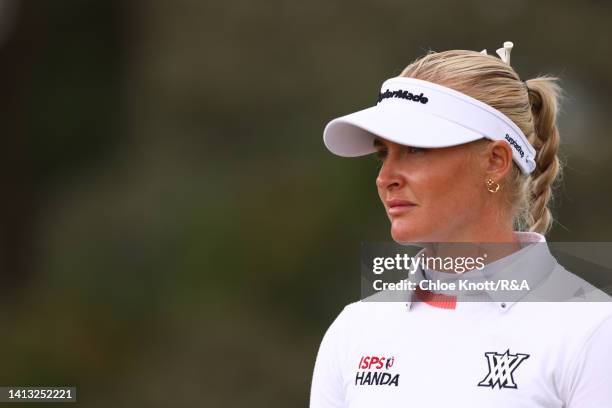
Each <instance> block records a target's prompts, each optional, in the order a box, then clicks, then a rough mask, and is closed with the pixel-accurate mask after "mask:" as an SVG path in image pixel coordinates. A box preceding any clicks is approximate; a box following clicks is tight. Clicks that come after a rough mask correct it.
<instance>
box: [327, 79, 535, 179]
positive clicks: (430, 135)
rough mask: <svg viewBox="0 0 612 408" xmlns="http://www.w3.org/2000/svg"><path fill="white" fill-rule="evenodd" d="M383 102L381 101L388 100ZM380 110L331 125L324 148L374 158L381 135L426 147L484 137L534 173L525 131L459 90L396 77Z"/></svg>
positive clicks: (386, 89)
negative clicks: (507, 147) (505, 147)
mask: <svg viewBox="0 0 612 408" xmlns="http://www.w3.org/2000/svg"><path fill="white" fill-rule="evenodd" d="M385 95H386V97H382V98H381V96H385ZM378 99H379V102H378V103H377V104H376V106H373V107H370V108H367V109H363V110H360V111H357V112H354V113H351V114H348V115H345V116H342V117H339V118H336V119H333V120H332V121H330V122H329V123H328V124H327V125H326V126H325V129H324V131H323V141H324V143H325V146H327V148H328V149H329V150H330V151H331V152H332V153H334V154H337V155H339V156H347V157H354V156H362V155H365V154H369V153H373V152H374V151H375V149H374V146H373V139H374V137H375V136H379V137H381V138H383V139H387V140H390V141H393V142H396V143H399V144H403V145H409V146H414V147H423V148H436V147H447V146H455V145H459V144H463V143H467V142H471V141H474V140H477V139H481V138H483V137H484V138H488V139H491V140H506V141H507V142H508V143H509V144H510V147H511V149H512V156H513V160H514V161H515V162H516V163H517V165H518V166H519V167H520V168H521V170H522V171H523V172H524V173H530V172H531V171H533V170H534V169H535V154H536V152H535V149H534V148H533V146H531V144H530V143H529V141H528V140H527V137H526V136H525V135H524V134H523V132H522V131H521V129H520V128H519V127H518V126H517V125H516V124H515V123H514V122H513V121H512V120H510V118H508V117H507V116H506V115H504V114H503V113H502V112H500V111H499V110H497V109H494V108H493V107H491V106H490V105H487V104H485V103H483V102H481V101H479V100H477V99H475V98H472V97H470V96H468V95H466V94H464V93H462V92H458V91H455V90H454V89H451V88H448V87H445V86H441V85H438V84H434V83H432V82H429V81H423V80H420V79H415V78H405V77H394V78H390V79H387V80H386V81H385V82H384V83H383V84H382V87H381V91H380V94H379V98H378Z"/></svg>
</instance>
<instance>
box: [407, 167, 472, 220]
mask: <svg viewBox="0 0 612 408" xmlns="http://www.w3.org/2000/svg"><path fill="white" fill-rule="evenodd" d="M417 189H418V192H419V193H420V199H421V201H422V206H423V209H424V210H425V212H426V215H427V216H428V218H429V217H431V218H429V219H430V221H431V222H432V223H434V224H448V223H449V222H450V223H454V222H457V221H461V220H466V219H471V217H472V216H473V214H474V213H475V212H477V209H478V202H479V201H480V196H479V190H478V189H477V186H476V181H475V180H474V173H473V172H468V171H466V170H465V168H464V167H463V166H454V167H453V168H452V169H445V171H437V172H435V173H430V174H429V175H428V177H427V179H425V178H423V179H421V180H415V190H417Z"/></svg>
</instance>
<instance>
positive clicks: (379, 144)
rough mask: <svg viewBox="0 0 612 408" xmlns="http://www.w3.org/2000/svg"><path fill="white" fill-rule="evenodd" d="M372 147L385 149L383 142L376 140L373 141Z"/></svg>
mask: <svg viewBox="0 0 612 408" xmlns="http://www.w3.org/2000/svg"><path fill="white" fill-rule="evenodd" d="M373 144H374V147H385V144H384V143H383V142H381V141H380V139H378V138H376V139H374V143H373Z"/></svg>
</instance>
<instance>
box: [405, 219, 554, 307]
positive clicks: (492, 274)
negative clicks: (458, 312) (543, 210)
mask: <svg viewBox="0 0 612 408" xmlns="http://www.w3.org/2000/svg"><path fill="white" fill-rule="evenodd" d="M513 234H514V237H515V238H517V240H518V241H519V242H520V244H521V249H520V250H518V251H516V252H513V253H512V254H510V255H507V256H505V257H503V258H500V259H497V260H495V261H494V262H491V263H488V264H486V265H485V267H484V268H483V269H480V270H478V269H473V270H471V271H468V272H465V273H464V274H461V275H458V274H449V273H447V272H441V271H436V270H431V269H426V270H425V271H423V270H422V269H421V268H417V269H416V270H415V273H414V274H412V275H410V276H409V278H408V279H409V280H411V281H414V282H416V283H417V285H418V282H420V281H421V280H424V279H426V277H427V278H429V279H430V280H434V281H435V280H436V279H439V280H440V281H442V282H443V281H453V280H456V279H467V280H469V281H497V280H500V279H503V280H506V279H507V280H517V281H518V282H522V281H523V280H525V281H526V282H528V284H529V290H515V291H505V292H500V291H495V290H484V291H482V292H478V293H476V294H469V295H468V294H464V292H458V293H455V294H456V295H457V297H456V300H457V301H458V302H461V301H470V300H471V301H481V302H487V303H492V304H493V305H494V306H495V307H496V309H497V310H499V311H500V312H506V311H508V310H509V309H511V308H512V306H513V305H514V304H515V303H516V302H518V301H519V300H520V299H522V298H523V297H524V296H526V295H527V294H528V293H529V292H531V291H533V290H534V289H535V288H536V287H537V286H539V285H540V284H541V283H542V282H543V281H544V280H545V279H546V278H547V277H548V276H549V275H550V273H551V272H552V271H553V269H554V268H555V266H556V265H557V261H556V259H555V258H554V257H553V256H552V255H551V253H550V250H549V248H548V244H547V243H546V238H545V237H544V235H542V234H539V233H537V232H522V231H514V232H513ZM533 244H536V245H533ZM423 251H424V250H422V251H420V252H419V254H420V253H421V252H423ZM417 256H418V255H417ZM440 293H442V294H444V293H447V294H448V292H444V291H442V292H440ZM414 296H415V292H414V291H411V292H410V293H409V295H408V300H407V301H406V310H410V309H411V307H412V303H413V302H414V301H415V299H414Z"/></svg>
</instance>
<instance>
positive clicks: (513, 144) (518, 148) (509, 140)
mask: <svg viewBox="0 0 612 408" xmlns="http://www.w3.org/2000/svg"><path fill="white" fill-rule="evenodd" d="M506 140H507V141H508V143H510V145H511V146H513V147H514V148H515V149H516V151H517V152H519V154H520V155H521V158H522V157H524V156H525V153H524V152H523V149H522V148H521V146H519V144H518V143H516V141H515V140H514V139H513V138H511V137H510V135H509V134H507V133H506Z"/></svg>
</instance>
